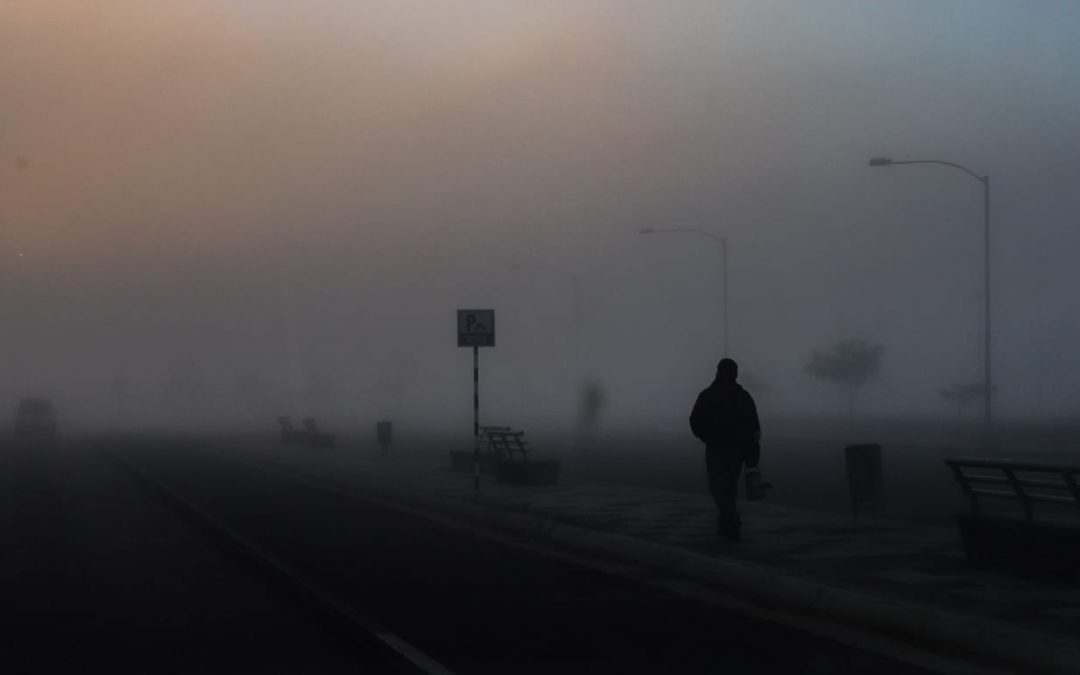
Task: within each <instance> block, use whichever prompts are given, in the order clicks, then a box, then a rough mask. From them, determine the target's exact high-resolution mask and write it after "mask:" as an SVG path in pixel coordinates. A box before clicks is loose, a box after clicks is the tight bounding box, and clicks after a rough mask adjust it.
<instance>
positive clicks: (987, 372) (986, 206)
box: [870, 157, 993, 430]
mask: <svg viewBox="0 0 1080 675" xmlns="http://www.w3.org/2000/svg"><path fill="white" fill-rule="evenodd" d="M898 164H941V165H943V166H951V167H952V168H954V169H959V170H961V171H963V172H964V173H966V174H967V175H969V176H971V177H972V178H974V179H975V180H977V181H979V182H980V183H982V186H983V287H984V296H985V297H984V300H985V306H984V309H983V405H984V407H983V413H984V416H985V419H984V420H983V421H984V423H985V425H986V428H987V430H989V429H990V426H991V425H992V424H993V413H992V410H993V408H992V403H991V395H992V393H993V388H992V379H991V360H990V176H980V175H979V174H977V173H975V172H974V171H972V170H971V169H969V168H967V167H966V166H963V165H961V164H956V163H955V162H945V161H942V160H939V159H909V160H903V161H901V160H894V159H890V158H888V157H874V158H873V159H871V160H870V166H873V167H882V166H894V165H898Z"/></svg>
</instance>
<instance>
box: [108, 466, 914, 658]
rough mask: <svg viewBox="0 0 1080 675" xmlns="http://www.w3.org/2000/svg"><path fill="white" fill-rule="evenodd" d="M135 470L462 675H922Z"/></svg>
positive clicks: (356, 515) (397, 518)
mask: <svg viewBox="0 0 1080 675" xmlns="http://www.w3.org/2000/svg"><path fill="white" fill-rule="evenodd" d="M123 456H125V457H129V458H131V459H132V460H133V461H135V462H137V463H138V465H139V466H141V467H142V469H143V470H145V471H146V472H147V473H148V474H150V475H153V476H155V477H156V478H157V479H158V480H161V481H162V482H164V483H166V484H168V485H169V486H171V487H172V489H174V490H176V491H177V492H179V493H182V494H183V495H184V496H185V497H186V498H187V499H188V500H190V501H191V502H192V503H195V504H198V505H199V506H200V507H201V508H203V509H205V510H206V511H208V512H210V513H212V514H214V515H215V517H216V518H219V519H220V520H221V521H222V522H224V523H227V524H228V525H229V526H230V527H231V528H232V529H233V530H234V531H236V532H237V533H239V534H241V535H242V536H243V537H245V538H248V539H249V540H252V541H255V542H257V543H258V545H259V546H260V547H262V548H263V549H265V550H266V551H268V552H270V553H271V554H272V555H274V556H276V557H278V558H279V559H280V560H283V561H286V562H287V564H288V565H289V566H290V567H292V568H293V569H294V570H295V571H297V572H298V573H299V574H301V575H302V576H304V577H306V578H308V579H311V580H314V581H315V582H316V583H317V584H318V585H319V586H320V587H321V588H322V589H324V590H326V591H327V592H329V593H330V594H332V595H333V596H334V597H335V598H336V599H338V600H340V601H342V602H344V603H347V604H348V606H350V607H352V608H355V609H356V611H357V612H359V613H360V614H362V615H363V616H364V617H366V618H367V619H370V620H371V621H372V622H374V623H377V624H379V625H381V626H383V627H385V628H386V629H387V630H390V631H392V632H393V633H394V634H395V635H397V636H399V637H400V639H401V640H403V641H404V643H407V644H408V645H410V646H411V648H412V649H415V650H416V651H417V652H418V653H422V654H423V655H426V657H428V658H430V659H432V660H434V661H435V662H437V663H439V664H442V665H443V666H445V667H446V668H448V669H450V670H452V671H454V672H461V673H499V674H503V673H509V672H513V673H553V672H559V673H564V672H590V673H602V672H619V673H656V672H691V673H692V672H703V673H715V672H725V671H726V672H738V673H785V674H789V673H830V674H832V673H866V672H873V673H914V672H923V671H920V670H918V669H914V668H911V667H909V666H905V665H901V664H898V663H896V662H892V661H889V660H886V659H884V658H881V657H878V656H876V655H873V654H870V653H866V652H862V651H859V650H856V649H852V648H849V647H846V646H843V645H840V644H838V643H834V642H832V641H829V640H825V639H821V638H815V637H811V636H809V635H807V634H804V633H801V632H798V631H796V630H794V629H791V628H786V627H782V626H779V625H775V624H770V623H766V622H764V621H761V620H754V619H748V618H745V617H744V616H741V615H739V614H738V613H736V612H734V611H732V610H730V609H725V608H722V607H719V606H716V605H713V604H708V603H706V602H699V601H695V600H692V599H687V598H686V597H684V596H680V595H675V594H672V593H668V592H666V591H664V590H662V589H660V588H658V587H656V586H652V585H642V584H640V583H636V582H633V581H630V580H627V579H624V578H622V577H617V576H613V575H609V574H605V573H602V572H599V571H596V570H594V569H591V568H587V567H583V566H580V565H577V564H574V563H572V562H567V561H564V560H561V559H558V558H553V557H549V556H544V555H537V554H536V553H534V552H528V551H524V550H522V549H520V548H519V547H514V546H508V545H505V544H502V543H498V542H496V541H494V540H492V539H490V538H487V537H480V536H476V535H472V534H467V533H463V532H462V531H461V530H457V529H449V528H446V527H443V526H440V525H437V524H434V523H433V522H431V521H429V520H425V519H421V518H418V517H415V516H411V515H408V514H405V513H402V512H400V511H398V510H394V509H388V508H385V507H382V506H379V505H376V504H373V503H371V502H368V501H365V500H362V499H359V498H357V497H355V496H350V495H347V494H342V493H339V492H334V491H330V490H326V489H322V488H319V487H317V486H313V485H310V484H306V483H303V482H298V481H295V480H293V479H291V478H289V477H285V476H281V475H279V474H275V473H270V472H266V471H262V470H259V469H257V468H254V467H251V466H249V465H244V464H237V463H234V462H228V461H224V460H222V459H220V458H217V457H215V456H213V455H210V454H207V453H204V452H200V451H194V450H191V449H187V450H185V449H184V448H176V449H173V450H162V449H154V450H148V449H146V448H141V449H140V448H131V447H129V448H125V449H123Z"/></svg>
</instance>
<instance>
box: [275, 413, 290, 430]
mask: <svg viewBox="0 0 1080 675" xmlns="http://www.w3.org/2000/svg"><path fill="white" fill-rule="evenodd" d="M277 421H278V424H280V425H281V430H282V431H292V428H293V426H292V421H291V420H290V419H289V418H288V417H285V416H282V417H279V418H277Z"/></svg>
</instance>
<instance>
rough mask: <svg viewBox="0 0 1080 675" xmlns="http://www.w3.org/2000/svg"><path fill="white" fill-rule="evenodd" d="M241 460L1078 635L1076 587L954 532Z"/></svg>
mask: <svg viewBox="0 0 1080 675" xmlns="http://www.w3.org/2000/svg"><path fill="white" fill-rule="evenodd" d="M215 450H217V451H219V452H222V453H229V454H233V455H235V456H236V457H237V458H240V459H246V460H251V461H258V462H269V463H272V464H273V465H275V466H276V467H278V468H281V469H285V470H288V471H290V472H294V473H296V474H298V475H303V476H306V477H308V478H313V479H317V480H320V481H324V482H327V483H330V484H333V485H336V486H339V487H344V488H351V489H358V490H364V489H369V490H370V489H373V488H375V489H377V488H378V487H379V486H386V485H391V486H393V487H394V488H395V489H397V490H403V489H404V490H407V491H409V492H412V493H414V494H416V495H417V496H418V497H423V498H429V499H430V498H436V499H458V500H470V501H476V502H480V503H482V504H484V505H486V506H490V507H492V508H500V509H509V510H515V511H520V512H527V513H530V514H534V515H540V516H544V517H547V518H551V519H553V520H556V521H560V522H564V523H569V524H574V525H578V526H581V527H585V528H590V529H598V530H603V531H608V532H615V533H619V534H623V535H628V536H631V537H639V538H642V539H647V540H650V541H654V542H658V543H662V544H666V545H670V546H675V547H680V548H684V549H688V550H692V551H694V552H696V553H699V554H704V555H708V556H716V557H723V558H726V559H730V560H740V561H745V562H748V563H754V564H761V565H768V566H773V567H778V568H781V569H783V570H785V571H787V572H790V573H793V574H796V575H798V576H801V577H804V578H811V579H815V580H819V581H821V582H822V583H826V584H829V585H833V586H845V587H849V588H855V589H859V590H863V591H869V592H872V593H876V594H879V595H886V596H895V597H900V598H903V599H906V600H913V601H922V602H926V603H931V604H933V605H936V606H940V607H942V608H947V609H951V610H954V611H955V610H959V611H962V612H969V613H972V614H975V615H982V616H989V617H993V618H997V619H1003V620H1006V621H1009V622H1012V623H1018V624H1021V625H1023V626H1024V627H1025V628H1028V629H1031V630H1035V631H1039V632H1047V633H1053V634H1059V635H1065V636H1068V637H1075V636H1076V635H1080V585H1077V584H1051V583H1044V582H1035V581H1028V580H1024V579H1019V578H1015V577H1011V576H1007V575H1003V574H998V573H994V572H988V571H982V570H975V569H972V568H970V567H968V565H967V563H966V561H965V558H964V554H963V551H962V549H961V545H960V541H959V535H958V533H957V532H956V530H955V529H954V528H942V527H933V526H927V525H919V524H912V523H907V522H898V521H885V520H876V521H875V520H873V519H870V518H867V517H865V516H864V517H863V518H861V519H860V520H859V521H858V522H855V521H854V520H853V519H852V518H851V517H849V516H842V515H837V514H830V513H820V512H812V511H806V510H801V509H794V508H788V507H784V506H778V505H774V504H769V503H765V502H745V501H743V502H741V503H740V511H741V513H742V517H743V540H742V541H740V542H738V543H730V542H727V541H726V540H722V539H720V538H718V537H717V536H716V534H715V509H714V506H713V504H712V501H711V500H710V499H709V497H708V496H707V495H700V494H691V493H683V492H673V491H666V490H657V489H649V488H642V487H634V486H621V485H612V484H605V483H598V482H595V481H584V480H575V479H573V478H562V479H560V484H559V485H556V486H544V487H520V486H509V485H501V484H498V483H497V482H495V480H494V478H493V477H491V476H487V475H485V476H483V477H482V481H481V489H480V491H479V492H474V490H473V487H472V476H471V475H469V474H462V473H454V472H451V471H450V470H449V459H448V458H447V461H446V462H445V463H441V462H438V461H437V460H435V459H434V458H428V459H426V460H425V459H423V458H416V459H409V458H405V457H402V456H398V455H387V456H380V455H378V454H376V453H374V452H369V451H357V450H355V449H353V450H341V449H339V450H330V451H315V450H310V449H308V448H297V447H294V446H283V445H280V444H277V443H272V442H271V443H252V444H246V445H243V446H240V447H235V446H230V447H229V448H228V449H227V450H226V449H223V448H215Z"/></svg>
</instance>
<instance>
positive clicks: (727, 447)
mask: <svg viewBox="0 0 1080 675" xmlns="http://www.w3.org/2000/svg"><path fill="white" fill-rule="evenodd" d="M738 376H739V366H738V365H737V364H736V363H735V362H734V361H732V360H731V359H723V360H721V361H720V363H719V364H718V365H717V366H716V379H714V380H713V382H712V384H710V385H709V386H708V387H707V388H706V389H705V390H704V391H702V392H701V393H700V394H698V397H697V401H695V402H694V410H693V412H691V413H690V430H691V431H693V432H694V435H695V436H697V437H698V439H699V440H701V441H702V442H704V443H705V468H706V470H707V471H708V474H709V492H711V493H712V497H713V500H714V501H715V502H716V508H717V510H718V511H719V515H718V516H717V519H716V530H717V533H718V534H720V535H723V536H726V537H727V538H728V539H730V540H731V541H738V539H739V534H740V531H741V529H742V521H740V520H739V512H738V510H737V509H736V507H735V497H736V494H737V493H738V488H739V474H740V473H741V472H742V467H743V463H744V462H745V463H746V466H747V468H755V467H757V465H758V461H759V460H760V459H761V424H760V423H759V422H758V414H757V406H756V405H754V399H753V397H752V396H750V394H749V393H747V391H746V390H745V389H743V388H742V386H740V385H739V383H738V382H736V381H735V380H736V379H737V378H738Z"/></svg>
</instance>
